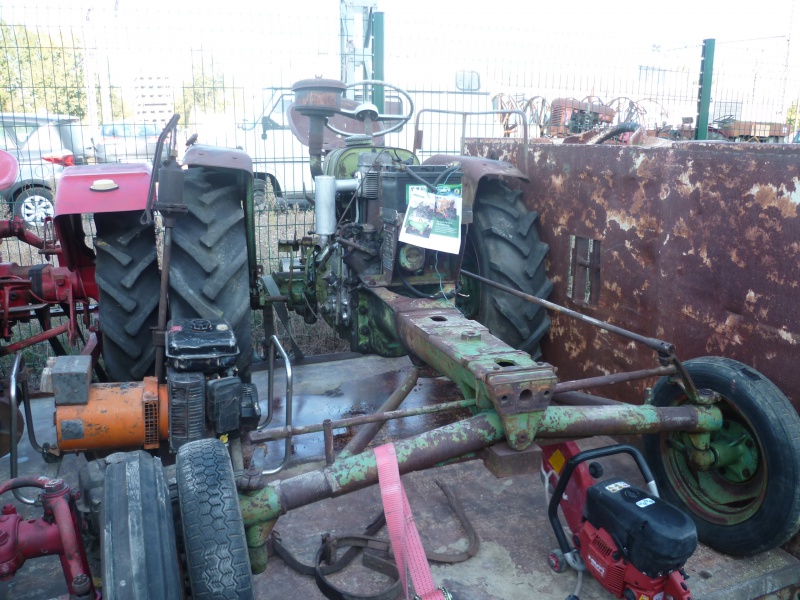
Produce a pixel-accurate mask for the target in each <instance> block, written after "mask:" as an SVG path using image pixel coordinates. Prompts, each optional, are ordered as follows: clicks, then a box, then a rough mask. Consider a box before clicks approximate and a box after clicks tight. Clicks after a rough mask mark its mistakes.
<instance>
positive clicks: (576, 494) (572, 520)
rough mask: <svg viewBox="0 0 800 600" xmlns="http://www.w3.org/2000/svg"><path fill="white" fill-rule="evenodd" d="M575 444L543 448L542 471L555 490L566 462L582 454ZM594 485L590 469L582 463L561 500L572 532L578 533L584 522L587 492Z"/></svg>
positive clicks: (562, 510)
mask: <svg viewBox="0 0 800 600" xmlns="http://www.w3.org/2000/svg"><path fill="white" fill-rule="evenodd" d="M580 451H581V450H580V448H578V445H577V444H576V443H575V442H564V443H561V444H553V445H551V446H543V447H542V469H543V470H544V472H545V477H546V478H547V482H548V483H549V484H550V485H551V486H552V489H555V487H556V484H557V483H558V478H559V477H560V475H561V469H562V468H563V467H564V465H565V464H566V462H567V461H568V460H569V459H570V458H572V457H573V456H575V455H577V454H578V453H579V452H580ZM593 483H594V480H593V479H592V476H591V475H589V467H588V466H587V465H586V463H581V464H579V465H578V466H577V467H575V471H573V473H572V477H571V478H570V480H569V483H567V489H566V490H565V492H564V495H563V497H562V498H561V512H562V513H564V519H565V520H566V521H567V526H568V527H569V530H570V531H578V530H580V527H581V521H582V520H583V505H584V504H586V490H587V489H589V487H590V486H591V485H592V484H593Z"/></svg>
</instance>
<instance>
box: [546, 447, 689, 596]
mask: <svg viewBox="0 0 800 600" xmlns="http://www.w3.org/2000/svg"><path fill="white" fill-rule="evenodd" d="M614 454H629V455H630V456H632V457H633V459H634V460H635V461H636V464H637V466H638V467H639V470H640V471H641V473H642V475H643V476H644V479H645V481H646V482H647V490H644V489H641V488H638V487H636V486H634V485H631V484H630V483H628V482H627V481H626V480H625V479H624V478H622V477H613V478H610V479H604V480H602V481H596V480H599V479H601V478H602V477H603V467H602V465H600V463H597V462H592V463H590V464H588V465H587V464H586V463H587V461H593V460H597V459H599V458H603V457H607V456H611V455H614ZM542 480H543V483H544V485H545V489H546V490H547V493H548V495H549V496H550V497H549V502H548V516H549V518H550V523H551V525H552V526H553V531H554V532H555V534H556V539H557V540H558V546H559V548H558V549H557V550H552V551H551V552H550V553H549V555H548V563H549V564H550V568H552V569H553V570H554V571H556V572H558V573H561V572H563V571H564V570H565V569H566V568H567V565H569V566H571V567H572V568H574V569H576V570H577V571H578V584H577V586H576V589H575V592H574V593H573V594H571V595H570V596H568V598H567V600H578V594H579V593H580V588H581V584H582V581H583V580H582V575H583V571H589V573H591V574H592V576H593V577H594V578H595V579H596V580H597V581H598V582H600V585H602V586H603V587H604V588H605V589H607V590H608V591H609V592H611V593H612V594H614V595H615V596H616V597H617V598H624V599H625V600H691V598H692V595H691V592H690V591H689V587H688V586H687V585H686V579H687V575H686V573H685V571H684V570H683V566H684V564H686V561H687V560H688V559H689V557H690V556H691V555H692V554H693V553H694V551H695V549H696V548H697V529H696V527H695V524H694V522H693V521H692V519H691V518H690V517H689V516H688V515H687V514H686V513H684V512H683V511H680V510H678V509H677V508H675V507H674V506H672V505H671V504H669V503H667V502H665V501H664V500H661V499H660V498H659V497H658V488H657V487H656V484H655V481H654V480H653V475H652V473H651V472H650V468H649V467H648V466H647V463H646V462H645V460H644V457H643V456H642V455H641V453H640V452H639V451H638V450H637V449H636V448H633V447H632V446H627V445H615V446H607V447H605V448H597V449H593V450H585V451H583V452H581V451H580V449H579V448H578V446H577V444H575V442H565V443H563V444H555V445H552V446H546V447H544V448H543V449H542ZM550 494H552V495H550ZM559 506H560V507H561V511H562V513H563V515H564V519H565V520H566V521H567V527H568V528H569V531H570V532H571V534H572V535H571V538H572V539H571V543H570V540H568V539H567V535H566V534H565V533H564V527H563V526H562V524H561V521H560V520H559V516H558V509H559Z"/></svg>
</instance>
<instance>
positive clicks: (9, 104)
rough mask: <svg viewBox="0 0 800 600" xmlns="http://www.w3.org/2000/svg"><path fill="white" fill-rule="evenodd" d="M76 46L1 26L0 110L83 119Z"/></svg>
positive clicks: (79, 55) (83, 98) (79, 59)
mask: <svg viewBox="0 0 800 600" xmlns="http://www.w3.org/2000/svg"><path fill="white" fill-rule="evenodd" d="M65 42H71V45H70V46H67V45H66V44H65ZM79 46H80V43H79V41H78V40H75V39H71V40H70V39H69V38H65V37H64V36H61V37H59V38H53V37H51V36H49V35H47V34H46V33H40V32H37V31H31V30H30V29H27V28H26V27H23V26H22V25H16V26H10V25H6V24H5V23H3V22H0V54H2V56H3V58H4V60H2V61H0V110H2V111H10V112H26V113H44V112H49V113H59V114H68V115H72V116H76V117H81V118H82V117H84V116H86V114H87V104H86V90H85V85H84V81H85V77H84V65H83V54H82V52H81V51H80V50H78V47H79Z"/></svg>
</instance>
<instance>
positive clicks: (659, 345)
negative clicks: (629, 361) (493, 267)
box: [461, 269, 675, 354]
mask: <svg viewBox="0 0 800 600" xmlns="http://www.w3.org/2000/svg"><path fill="white" fill-rule="evenodd" d="M461 274H462V275H466V276H467V277H472V278H473V279H475V280H476V281H480V282H481V283H484V284H486V285H490V286H492V287H494V288H497V289H498V290H502V291H504V292H506V293H509V294H511V295H512V296H516V297H517V298H522V299H523V300H527V301H528V302H533V303H534V304H538V305H539V306H544V307H545V308H548V309H550V310H553V311H555V312H558V313H561V314H564V315H567V316H568V317H572V318H573V319H577V320H578V321H583V322H584V323H588V324H589V325H594V326H595V327H598V328H600V329H604V330H605V331H609V332H611V333H615V334H617V335H619V336H622V337H624V338H627V339H629V340H633V341H635V342H638V343H640V344H644V345H645V346H647V347H648V348H650V349H651V350H655V351H656V352H658V353H660V354H673V353H674V352H675V346H674V345H672V344H671V343H669V342H665V341H662V340H659V339H656V338H649V337H645V336H643V335H639V334H638V333H634V332H633V331H628V330H627V329H623V328H622V327H617V326H616V325H612V324H611V323H606V322H605V321H600V320H598V319H595V318H593V317H588V316H586V315H584V314H583V313H579V312H578V311H575V310H572V309H570V308H567V307H565V306H561V305H559V304H555V303H554V302H550V301H549V300H543V299H542V298H537V297H536V296H532V295H530V294H526V293H525V292H520V291H519V290H516V289H514V288H511V287H508V286H507V285H503V284H502V283H497V282H496V281H492V280H491V279H487V278H486V277H481V276H480V275H476V274H475V273H470V272H469V271H465V270H464V269H461Z"/></svg>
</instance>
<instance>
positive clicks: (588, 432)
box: [535, 404, 722, 439]
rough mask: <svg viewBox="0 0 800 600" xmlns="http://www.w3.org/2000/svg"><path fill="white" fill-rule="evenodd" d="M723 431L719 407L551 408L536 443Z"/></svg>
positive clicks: (537, 434) (537, 435)
mask: <svg viewBox="0 0 800 600" xmlns="http://www.w3.org/2000/svg"><path fill="white" fill-rule="evenodd" d="M721 427H722V413H721V412H720V410H719V409H718V408H717V407H716V406H670V407H663V408H662V407H656V406H649V405H645V406H633V405H630V404H628V405H622V406H549V407H547V410H545V411H544V415H543V416H542V421H541V423H540V424H539V428H538V429H537V431H536V438H535V439H540V438H551V437H592V436H597V435H635V434H642V433H658V432H662V431H681V432H685V433H699V432H707V431H716V430H718V429H720V428H721Z"/></svg>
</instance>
